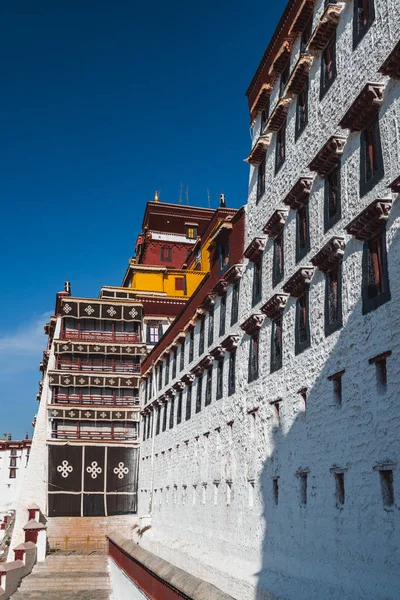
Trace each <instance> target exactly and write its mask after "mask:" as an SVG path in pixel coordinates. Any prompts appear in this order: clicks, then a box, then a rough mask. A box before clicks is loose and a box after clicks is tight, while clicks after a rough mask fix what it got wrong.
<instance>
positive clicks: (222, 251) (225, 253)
mask: <svg viewBox="0 0 400 600" xmlns="http://www.w3.org/2000/svg"><path fill="white" fill-rule="evenodd" d="M218 257H219V272H220V274H221V273H223V272H224V271H226V269H227V268H228V267H229V263H230V256H229V244H228V243H227V242H226V243H225V244H218Z"/></svg>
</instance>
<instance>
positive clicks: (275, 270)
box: [272, 228, 285, 287]
mask: <svg viewBox="0 0 400 600" xmlns="http://www.w3.org/2000/svg"><path fill="white" fill-rule="evenodd" d="M283 232H284V229H283V228H282V229H281V231H280V232H279V233H278V235H276V236H275V237H274V239H273V242H272V243H273V259H272V287H275V286H277V285H278V284H279V283H280V282H281V281H282V279H283V277H284V273H285V243H284V233H283Z"/></svg>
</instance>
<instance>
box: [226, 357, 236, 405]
mask: <svg viewBox="0 0 400 600" xmlns="http://www.w3.org/2000/svg"><path fill="white" fill-rule="evenodd" d="M235 389H236V350H234V351H233V352H230V354H229V372H228V396H232V394H234V393H235Z"/></svg>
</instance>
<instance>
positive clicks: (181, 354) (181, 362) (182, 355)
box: [179, 342, 185, 371]
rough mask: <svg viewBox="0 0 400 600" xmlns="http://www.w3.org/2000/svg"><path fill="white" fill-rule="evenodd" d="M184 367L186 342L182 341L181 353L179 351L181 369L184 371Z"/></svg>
mask: <svg viewBox="0 0 400 600" xmlns="http://www.w3.org/2000/svg"><path fill="white" fill-rule="evenodd" d="M184 368H185V342H182V343H181V349H180V353H179V371H183V369H184Z"/></svg>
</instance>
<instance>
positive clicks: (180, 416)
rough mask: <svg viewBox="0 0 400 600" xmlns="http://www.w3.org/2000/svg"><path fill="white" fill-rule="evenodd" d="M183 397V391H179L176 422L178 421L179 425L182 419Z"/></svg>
mask: <svg viewBox="0 0 400 600" xmlns="http://www.w3.org/2000/svg"><path fill="white" fill-rule="evenodd" d="M182 399H183V394H182V392H179V396H178V407H177V410H176V423H177V425H179V423H180V422H181V421H182Z"/></svg>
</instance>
